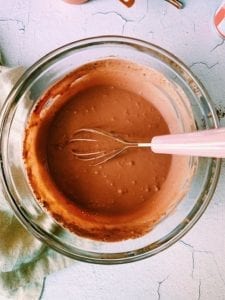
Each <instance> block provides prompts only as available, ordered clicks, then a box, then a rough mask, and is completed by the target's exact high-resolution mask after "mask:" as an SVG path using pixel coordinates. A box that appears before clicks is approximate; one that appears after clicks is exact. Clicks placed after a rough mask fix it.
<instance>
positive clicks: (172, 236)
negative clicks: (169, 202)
mask: <svg viewBox="0 0 225 300" xmlns="http://www.w3.org/2000/svg"><path fill="white" fill-rule="evenodd" d="M112 43H114V44H120V45H121V44H122V45H123V44H125V45H128V46H129V45H130V46H135V47H136V48H140V49H151V50H153V51H155V52H157V53H159V54H160V55H162V57H165V58H168V59H169V60H170V61H173V63H174V64H173V65H172V66H170V67H171V68H173V69H175V70H177V71H180V70H182V72H184V73H185V74H186V75H188V76H189V77H191V78H192V79H193V80H194V82H195V83H196V84H197V86H198V88H199V90H200V91H201V93H202V94H203V95H204V99H205V100H206V102H207V105H208V106H209V108H210V110H211V112H212V120H213V123H214V126H215V128H218V127H219V121H218V118H217V115H216V112H215V110H214V107H213V104H212V101H211V99H210V97H209V95H208V93H207V92H206V90H205V88H204V86H203V85H202V84H201V82H200V81H199V79H198V78H196V76H195V75H194V74H193V73H192V71H191V70H190V69H189V68H188V67H187V66H186V65H185V64H184V63H183V62H182V61H180V60H179V59H178V58H177V57H176V56H175V55H173V54H171V53H170V52H168V51H167V50H165V49H163V48H161V47H159V46H157V45H154V44H152V43H149V42H146V41H143V40H141V39H136V38H133V37H132V38H131V37H124V36H117V35H103V36H96V37H90V38H85V39H81V40H78V41H74V42H71V43H68V44H66V45H64V46H61V47H59V48H57V49H55V50H53V51H51V52H50V53H48V54H46V55H45V56H43V57H42V58H41V59H39V60H38V61H37V62H35V63H34V64H33V65H32V66H31V67H30V68H28V69H27V70H26V71H25V73H24V74H23V75H22V76H21V77H20V79H19V80H18V81H17V83H16V84H15V86H14V87H13V89H12V91H11V92H10V94H9V96H8V97H7V99H6V101H5V104H4V105H3V107H2V110H1V114H0V145H1V152H2V149H4V147H5V140H6V138H7V135H6V134H5V132H7V128H6V127H7V126H6V120H7V117H8V113H9V110H10V107H11V105H12V104H13V102H14V101H15V99H16V98H18V97H19V96H20V92H21V90H22V88H24V86H26V85H28V84H29V82H31V81H32V78H34V77H35V76H36V74H38V73H39V72H41V70H42V69H43V68H44V67H47V66H48V65H49V64H51V63H52V62H54V61H55V60H56V59H57V57H59V56H60V55H62V54H63V53H64V54H66V53H68V52H70V51H73V50H74V49H76V50H79V49H80V48H84V47H87V46H95V45H102V44H112ZM6 161H7V160H6V159H5V157H4V155H3V153H1V172H0V173H1V174H0V176H1V181H2V184H3V189H4V195H5V198H6V200H7V201H8V203H9V204H10V206H11V208H12V209H13V211H14V213H15V215H16V217H17V219H18V220H19V221H20V222H21V223H22V224H23V225H24V226H25V228H26V229H27V230H28V231H29V232H31V233H32V234H33V235H34V236H35V237H36V238H38V239H39V240H41V241H42V242H44V243H46V244H47V245H48V246H50V247H51V248H53V249H54V250H56V251H57V252H60V253H61V254H64V255H66V256H68V257H71V258H73V259H76V260H80V261H84V262H89V263H99V264H121V263H127V262H133V261H137V260H140V259H144V258H147V257H150V256H153V255H155V254H157V253H159V252H161V251H163V250H165V249H167V248H168V247H170V246H171V245H173V244H174V243H175V242H177V241H178V240H179V239H180V238H182V237H183V236H184V235H185V234H186V233H187V232H188V231H189V230H190V229H191V228H192V227H193V226H194V224H195V223H196V222H197V221H198V220H199V218H200V217H201V216H202V214H203V213H204V211H205V210H206V208H207V206H208V204H209V202H210V200H211V198H212V196H213V194H214V191H215V189H216V186H217V181H218V179H219V174H220V168H221V159H215V158H212V165H213V167H212V168H213V174H212V176H211V180H210V186H209V188H208V190H207V192H206V194H204V197H205V198H204V201H203V202H202V204H201V205H200V207H199V208H198V209H197V210H195V211H194V213H193V216H192V217H191V218H190V219H189V218H188V219H187V220H186V221H185V220H184V221H183V222H181V223H180V224H179V225H177V226H176V227H175V228H174V229H173V230H172V231H171V232H169V233H168V234H167V235H166V236H164V237H163V238H161V239H160V240H158V241H157V242H155V243H153V244H150V245H148V246H145V247H142V248H139V249H137V250H134V251H130V252H120V253H110V254H103V253H101V254H99V253H97V252H91V251H85V250H82V251H81V250H79V249H77V248H76V253H74V252H73V253H72V252H71V251H68V250H65V249H64V246H63V244H62V243H61V242H59V241H58V240H53V239H52V237H50V235H48V234H47V233H46V231H44V230H43V229H41V228H40V227H38V226H37V225H36V224H34V223H33V222H31V220H29V219H28V218H27V216H26V215H25V214H24V213H23V210H22V209H21V207H20V206H19V205H18V204H17V203H16V201H15V199H14V198H13V196H12V194H11V193H10V186H9V184H8V183H7V174H8V171H7V165H6V163H5V162H6ZM195 206H196V204H195V205H194V207H192V210H191V212H192V211H193V210H194V208H195ZM191 212H190V213H189V215H190V214H191ZM150 246H151V247H150ZM73 249H74V248H73ZM124 254H126V255H124Z"/></svg>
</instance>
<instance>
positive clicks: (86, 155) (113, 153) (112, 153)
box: [69, 128, 151, 166]
mask: <svg viewBox="0 0 225 300" xmlns="http://www.w3.org/2000/svg"><path fill="white" fill-rule="evenodd" d="M82 134H83V135H86V134H88V135H92V136H93V138H90V137H85V136H83V137H82ZM73 136H74V137H73V138H72V139H70V141H69V143H84V146H85V144H86V145H87V143H101V140H99V137H101V138H106V139H107V140H108V141H109V142H110V141H113V142H116V143H117V144H118V146H117V147H116V148H113V149H112V150H107V149H106V150H99V151H93V152H77V150H75V149H73V150H72V152H73V155H74V156H75V157H76V158H77V159H79V160H82V161H89V162H91V165H92V166H97V165H100V164H103V163H105V162H107V161H109V160H111V159H113V158H115V157H117V156H118V155H120V154H122V153H123V152H124V151H126V150H127V149H129V148H138V147H150V146H151V143H138V142H127V141H125V140H123V139H122V138H119V137H117V136H114V135H113V134H112V133H109V132H105V131H103V130H99V129H91V128H82V129H78V130H77V131H75V133H74V135H73ZM76 136H77V137H76ZM87 148H88V147H87Z"/></svg>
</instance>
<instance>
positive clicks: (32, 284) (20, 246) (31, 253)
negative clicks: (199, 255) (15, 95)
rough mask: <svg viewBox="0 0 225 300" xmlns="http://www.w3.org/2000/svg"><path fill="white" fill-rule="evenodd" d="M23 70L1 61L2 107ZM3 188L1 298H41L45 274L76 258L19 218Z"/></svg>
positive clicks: (62, 266) (0, 189) (0, 92)
mask: <svg viewBox="0 0 225 300" xmlns="http://www.w3.org/2000/svg"><path fill="white" fill-rule="evenodd" d="M0 59H1V57H0ZM22 73H23V68H22V67H18V68H12V69H11V68H10V69H9V68H7V67H3V66H1V65H0V107H1V106H2V104H3V102H4V101H5V99H6V97H7V95H8V93H9V92H10V90H11V88H12V87H13V84H14V83H15V82H16V80H17V79H18V77H19V76H20V75H21V74H22ZM0 191H1V197H0V300H5V299H17V300H20V299H21V300H26V299H29V300H30V299H31V300H35V299H39V298H40V296H41V293H42V289H43V282H44V278H45V276H47V275H48V274H49V273H52V272H54V271H57V270H59V269H62V268H65V267H66V266H68V265H70V264H71V263H72V262H73V261H72V260H71V259H69V258H67V257H64V256H63V255H61V254H58V253H56V252H55V251H53V250H51V249H50V248H48V247H47V246H46V245H44V244H43V243H41V242H40V241H38V240H37V239H36V238H34V237H33V236H32V235H31V234H30V233H29V232H28V231H27V230H26V229H25V228H24V227H23V226H22V225H21V224H20V223H19V222H18V221H17V219H16V218H15V216H14V214H13V211H12V210H11V208H10V207H9V205H8V203H7V202H6V200H5V199H4V197H3V192H2V188H1V186H0Z"/></svg>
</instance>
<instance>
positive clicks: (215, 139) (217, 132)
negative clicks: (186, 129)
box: [151, 128, 225, 158]
mask: <svg viewBox="0 0 225 300" xmlns="http://www.w3.org/2000/svg"><path fill="white" fill-rule="evenodd" d="M151 143H152V151H153V152H155V153H164V154H176V155H190V156H202V157H218V158H223V157H225V128H219V129H210V130H203V131H196V132H191V133H184V134H174V135H172V134H171V135H162V136H156V137H154V138H153V139H152V141H151Z"/></svg>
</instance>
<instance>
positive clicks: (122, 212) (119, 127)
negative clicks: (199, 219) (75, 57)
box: [24, 59, 183, 241]
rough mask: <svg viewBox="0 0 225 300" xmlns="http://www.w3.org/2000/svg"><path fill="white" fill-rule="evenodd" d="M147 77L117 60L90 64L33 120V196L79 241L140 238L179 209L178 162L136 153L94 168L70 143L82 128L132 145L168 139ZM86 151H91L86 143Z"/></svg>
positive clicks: (29, 157)
mask: <svg viewBox="0 0 225 300" xmlns="http://www.w3.org/2000/svg"><path fill="white" fill-rule="evenodd" d="M148 72H149V71H147V70H145V69H143V68H141V67H140V66H137V65H135V64H132V63H130V62H127V61H121V60H116V59H108V60H102V61H98V62H93V63H90V64H88V65H86V66H83V67H81V68H80V69H77V70H75V71H74V72H73V73H71V74H70V75H68V76H67V77H65V78H64V79H62V80H61V81H60V82H58V83H57V84H55V85H54V86H53V87H51V88H50V89H49V90H48V91H47V92H46V93H45V95H43V97H42V98H41V99H40V101H39V102H38V104H37V106H36V108H35V110H34V111H33V113H32V114H31V116H30V120H29V123H28V126H27V130H26V137H25V142H24V159H25V164H26V168H27V173H28V176H29V181H30V184H31V186H32V189H33V191H34V193H35V195H36V197H37V198H38V199H39V201H40V202H41V203H42V204H43V205H44V206H45V207H46V208H47V210H48V211H49V212H50V213H51V214H52V215H53V216H54V217H55V218H56V220H58V221H59V222H60V223H62V224H63V225H64V226H65V227H67V228H69V229H70V230H71V231H73V232H75V233H76V234H78V235H82V236H86V237H89V238H92V239H98V240H104V241H117V240H124V239H129V238H135V237H137V236H141V235H143V234H145V233H146V232H148V231H149V230H150V229H151V228H152V226H154V224H155V223H156V222H158V221H159V220H160V219H161V217H162V216H163V215H165V214H167V213H168V211H169V210H170V209H171V208H172V206H174V203H172V202H171V197H173V195H174V194H175V192H176V184H175V183H173V182H172V181H171V180H170V179H168V180H167V178H168V177H169V175H168V174H169V172H171V170H170V169H171V166H172V165H171V162H172V160H171V156H168V155H157V154H154V153H153V152H151V150H150V149H130V150H128V151H127V152H125V153H124V154H122V155H121V156H118V157H116V158H115V159H113V160H111V161H109V162H107V163H105V164H103V165H99V166H90V165H89V164H88V163H87V162H83V161H79V160H77V159H76V158H75V157H74V155H73V149H74V145H73V143H68V141H69V140H70V139H72V138H73V135H74V132H75V131H76V130H77V129H80V128H99V129H103V130H106V131H109V132H115V133H117V134H118V135H119V136H121V137H123V138H126V139H127V140H130V141H133V140H137V141H145V142H149V141H150V140H151V138H152V137H153V136H156V135H162V134H168V133H169V129H168V125H167V123H166V121H165V120H164V118H163V116H162V115H161V113H160V112H159V111H158V110H157V109H156V107H155V106H154V105H153V104H152V101H151V93H150V92H149V96H150V98H149V99H146V98H145V97H144V96H143V95H142V94H143V91H144V88H143V90H142V84H144V83H145V84H146V86H147V87H148V88H149V84H148V80H149V79H150V77H148V75H149V76H150V74H148ZM125 74H126V75H125ZM151 75H152V76H153V74H151ZM142 80H143V83H142ZM158 97H159V99H160V95H158ZM82 147H84V149H82V150H84V151H85V147H86V146H85V143H83V144H82ZM177 174H178V173H177ZM181 178H183V177H182V175H181ZM179 180H180V179H177V182H178V183H179ZM174 199H175V198H174ZM174 199H173V200H174ZM174 201H175V202H177V201H178V199H175V200H174Z"/></svg>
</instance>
